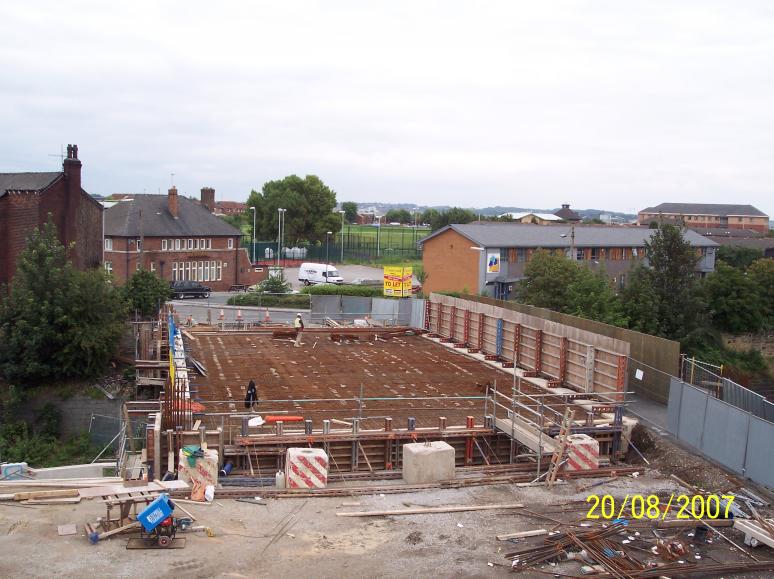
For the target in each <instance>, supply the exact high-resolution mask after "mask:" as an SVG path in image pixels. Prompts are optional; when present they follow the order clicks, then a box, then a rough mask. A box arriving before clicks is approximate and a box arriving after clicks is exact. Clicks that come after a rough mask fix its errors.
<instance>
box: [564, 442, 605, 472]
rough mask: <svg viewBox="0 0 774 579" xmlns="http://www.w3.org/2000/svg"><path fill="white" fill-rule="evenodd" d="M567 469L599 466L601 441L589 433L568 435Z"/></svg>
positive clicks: (585, 468) (589, 468)
mask: <svg viewBox="0 0 774 579" xmlns="http://www.w3.org/2000/svg"><path fill="white" fill-rule="evenodd" d="M567 439H568V441H569V446H568V447H567V464H565V465H564V468H565V469H566V470H594V469H597V468H599V441H598V440H596V439H594V438H592V437H590V436H589V435H588V434H571V435H569V436H568V437H567Z"/></svg>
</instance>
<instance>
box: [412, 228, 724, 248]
mask: <svg viewBox="0 0 774 579" xmlns="http://www.w3.org/2000/svg"><path fill="white" fill-rule="evenodd" d="M572 227H573V226H570V225H533V224H526V223H482V222H478V223H466V224H464V225H448V226H446V227H444V228H443V229H439V230H438V231H436V232H435V233H432V234H431V235H429V236H428V237H425V238H424V239H422V240H421V241H420V243H426V242H427V241H428V240H430V239H432V238H434V237H435V236H437V235H439V234H440V233H442V232H444V231H446V230H447V229H453V230H454V231H456V232H457V233H460V234H461V235H464V236H465V237H467V238H468V239H470V240H471V241H472V242H473V243H475V244H476V245H478V246H480V247H492V248H498V247H543V248H556V247H569V246H570V236H571V231H572ZM574 227H575V246H576V247H642V246H643V245H644V244H645V242H646V241H648V240H649V239H650V237H651V236H652V235H653V233H654V232H655V230H654V229H647V228H645V227H622V226H615V225H613V226H610V225H576V226H574ZM683 237H684V238H685V240H686V241H688V242H689V243H690V244H691V245H693V246H695V247H714V246H716V245H717V244H716V243H715V242H714V241H711V240H710V239H707V238H706V237H702V236H701V235H699V234H698V233H696V232H695V231H691V230H684V231H683Z"/></svg>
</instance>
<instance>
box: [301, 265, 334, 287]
mask: <svg viewBox="0 0 774 579" xmlns="http://www.w3.org/2000/svg"><path fill="white" fill-rule="evenodd" d="M298 281H299V282H301V283H302V284H304V285H314V284H316V283H335V284H342V283H344V280H343V279H342V277H341V275H339V272H338V270H337V269H336V267H335V266H333V265H326V264H324V263H302V264H301V267H300V268H299V269H298Z"/></svg>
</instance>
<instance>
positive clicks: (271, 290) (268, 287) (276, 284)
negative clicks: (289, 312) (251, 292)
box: [258, 275, 290, 294]
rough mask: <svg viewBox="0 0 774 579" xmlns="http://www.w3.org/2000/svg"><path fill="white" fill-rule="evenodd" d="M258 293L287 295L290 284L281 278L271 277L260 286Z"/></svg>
mask: <svg viewBox="0 0 774 579" xmlns="http://www.w3.org/2000/svg"><path fill="white" fill-rule="evenodd" d="M258 291H259V292H261V293H266V294H285V293H288V292H289V291H290V284H289V283H288V282H286V281H285V280H284V279H283V278H281V277H276V276H273V275H271V276H269V277H267V278H266V279H265V280H263V281H262V282H261V283H259V284H258Z"/></svg>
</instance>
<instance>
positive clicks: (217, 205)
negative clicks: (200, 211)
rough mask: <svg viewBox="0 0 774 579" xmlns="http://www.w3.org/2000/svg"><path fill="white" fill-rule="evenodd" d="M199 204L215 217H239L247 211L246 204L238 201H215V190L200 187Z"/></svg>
mask: <svg viewBox="0 0 774 579" xmlns="http://www.w3.org/2000/svg"><path fill="white" fill-rule="evenodd" d="M200 203H201V204H202V205H204V206H205V207H206V208H207V209H209V210H210V212H211V213H214V214H215V215H239V214H241V213H244V212H245V211H247V203H241V202H239V201H215V189H213V188H212V187H202V196H201V201H200Z"/></svg>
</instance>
